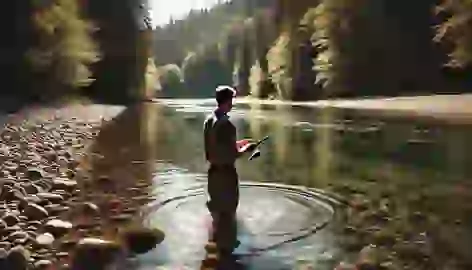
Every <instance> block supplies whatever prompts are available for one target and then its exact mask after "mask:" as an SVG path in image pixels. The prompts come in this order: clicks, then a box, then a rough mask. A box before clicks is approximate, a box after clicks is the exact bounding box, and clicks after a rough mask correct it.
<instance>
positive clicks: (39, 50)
mask: <svg viewBox="0 0 472 270" xmlns="http://www.w3.org/2000/svg"><path fill="white" fill-rule="evenodd" d="M80 13H81V12H80V9H79V6H78V5H77V3H76V1H75V0H55V1H52V2H51V3H50V4H49V5H47V6H38V7H37V9H36V11H35V14H34V15H33V21H34V26H35V29H36V33H37V36H38V40H37V44H36V45H35V46H34V47H33V48H32V49H31V50H30V52H29V59H30V63H31V65H32V67H33V70H34V71H36V73H37V74H40V75H41V77H43V79H44V81H45V84H44V85H43V86H44V87H43V88H42V89H41V91H42V93H41V94H48V95H50V94H58V93H57V91H60V90H62V89H63V88H64V87H68V88H77V87H81V86H87V85H90V84H91V82H92V81H93V80H92V78H91V76H92V74H91V72H90V70H89V65H91V64H93V63H95V62H97V61H98V60H99V51H98V47H97V44H96V43H95V42H94V41H93V40H92V38H91V33H92V31H93V30H94V28H93V27H92V25H91V24H90V22H88V21H87V20H85V19H84V18H82V17H81V15H80Z"/></svg>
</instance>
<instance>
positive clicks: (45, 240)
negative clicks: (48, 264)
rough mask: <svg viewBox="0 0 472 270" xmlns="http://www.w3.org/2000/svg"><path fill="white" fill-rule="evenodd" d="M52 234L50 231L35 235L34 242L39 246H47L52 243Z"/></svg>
mask: <svg viewBox="0 0 472 270" xmlns="http://www.w3.org/2000/svg"><path fill="white" fill-rule="evenodd" d="M54 240H55V238H54V236H53V235H52V234H50V233H43V234H40V235H38V236H37V237H36V244H38V245H39V246H45V247H49V246H52V244H53V243H54Z"/></svg>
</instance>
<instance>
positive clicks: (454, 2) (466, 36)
mask: <svg viewBox="0 0 472 270" xmlns="http://www.w3.org/2000/svg"><path fill="white" fill-rule="evenodd" d="M437 14H444V15H445V16H446V19H445V20H444V22H442V24H440V25H438V26H437V28H436V30H437V32H436V36H435V41H437V42H444V43H450V44H452V52H451V53H450V55H449V56H450V61H449V62H448V65H450V66H452V67H455V68H461V67H465V66H467V65H470V64H471V63H472V1H470V0H443V1H442V4H441V5H440V6H439V7H438V9H437Z"/></svg>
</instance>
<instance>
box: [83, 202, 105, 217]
mask: <svg viewBox="0 0 472 270" xmlns="http://www.w3.org/2000/svg"><path fill="white" fill-rule="evenodd" d="M79 208H80V212H81V213H82V214H84V215H91V216H95V215H99V214H100V208H99V207H98V206H97V205H96V204H94V203H91V202H84V203H82V204H80V205H79Z"/></svg>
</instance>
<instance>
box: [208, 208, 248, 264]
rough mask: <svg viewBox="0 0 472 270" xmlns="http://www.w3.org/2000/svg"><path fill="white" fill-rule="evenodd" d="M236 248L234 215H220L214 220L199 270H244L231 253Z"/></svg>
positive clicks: (236, 257) (237, 243)
mask: <svg viewBox="0 0 472 270" xmlns="http://www.w3.org/2000/svg"><path fill="white" fill-rule="evenodd" d="M238 246H239V241H238V240H237V222H236V218H235V217H234V215H232V216H231V215H228V216H224V215H222V216H220V217H219V218H214V219H213V223H212V230H211V233H210V237H209V241H208V244H207V246H206V248H205V249H206V256H205V259H204V260H203V261H202V265H201V267H200V269H202V270H203V269H215V270H233V269H234V270H236V269H237V270H240V269H246V268H245V267H244V265H243V264H242V263H241V262H239V261H238V256H237V255H235V254H234V253H233V252H234V249H235V248H237V247H238Z"/></svg>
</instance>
